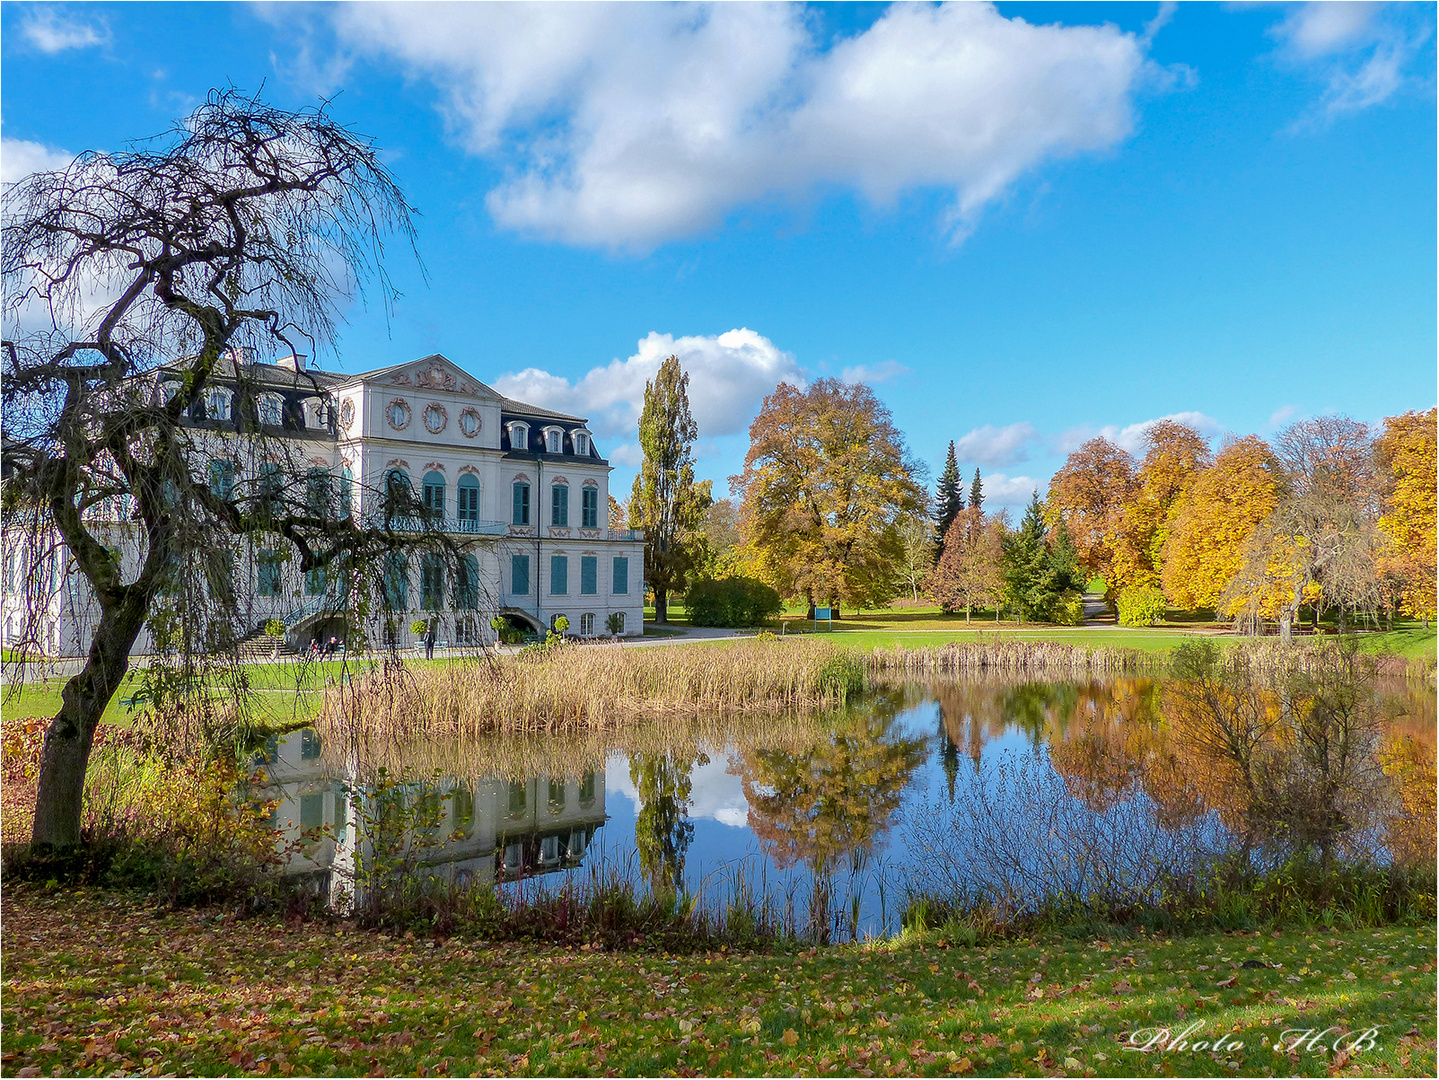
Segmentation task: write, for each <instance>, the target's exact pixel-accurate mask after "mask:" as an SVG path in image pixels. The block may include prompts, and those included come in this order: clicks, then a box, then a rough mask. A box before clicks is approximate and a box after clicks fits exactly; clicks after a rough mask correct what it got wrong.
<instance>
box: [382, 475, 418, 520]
mask: <svg viewBox="0 0 1439 1080" xmlns="http://www.w3.org/2000/svg"><path fill="white" fill-rule="evenodd" d="M413 490H414V489H413V488H411V487H410V474H409V473H407V472H405V470H404V469H391V470H390V471H389V472H388V473H386V474H385V520H386V521H389V520H391V519H393V518H394V517H395V516H396V515H398V514H399V512H400V511H401V510H402V509H403V508H404V506H405V504H406V503H408V502H409V500H410V496H411V492H412V491H413Z"/></svg>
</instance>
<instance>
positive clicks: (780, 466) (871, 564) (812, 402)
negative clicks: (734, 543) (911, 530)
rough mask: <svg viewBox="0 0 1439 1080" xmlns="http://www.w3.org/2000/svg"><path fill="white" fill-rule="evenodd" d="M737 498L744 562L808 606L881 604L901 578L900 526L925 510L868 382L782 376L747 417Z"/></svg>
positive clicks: (734, 482) (915, 469)
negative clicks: (803, 385) (809, 381)
mask: <svg viewBox="0 0 1439 1080" xmlns="http://www.w3.org/2000/svg"><path fill="white" fill-rule="evenodd" d="M749 433H750V448H749V453H748V454H747V455H746V456H745V468H744V472H743V474H741V475H739V476H733V477H731V478H730V486H731V488H732V489H733V490H734V491H735V492H736V493H737V494H738V495H739V497H740V500H741V501H740V534H741V536H742V537H743V538H744V543H745V546H746V548H747V550H748V552H749V555H750V560H749V565H750V567H751V568H752V570H753V572H755V573H756V574H757V576H759V577H760V578H761V579H762V580H764V581H765V582H766V583H767V584H769V585H772V586H773V587H774V588H776V589H778V590H779V592H780V593H781V594H783V595H786V596H803V597H804V598H805V599H806V600H807V601H808V602H809V603H810V604H811V605H813V604H814V603H815V602H816V601H818V602H820V603H825V602H829V603H836V604H838V603H843V604H846V605H848V606H851V607H865V606H871V605H878V604H884V603H887V602H888V601H889V600H890V599H892V598H893V597H894V595H895V594H896V592H897V591H898V587H899V580H898V568H899V566H900V564H901V562H902V549H903V540H902V536H901V527H902V525H903V523H904V522H905V520H906V519H909V518H913V517H915V516H918V515H921V514H923V513H924V510H925V502H926V500H925V492H924V489H923V488H921V487H920V485H919V482H918V479H917V477H918V476H919V474H920V472H921V467H920V466H919V465H918V464H917V463H916V462H915V461H914V459H913V458H911V457H910V454H909V450H908V449H907V448H906V446H905V443H904V438H903V436H902V435H901V434H900V433H899V429H898V428H896V427H895V425H894V421H893V419H892V418H891V416H890V412H889V409H887V408H886V407H885V406H884V404H883V403H882V402H880V400H879V399H878V398H877V397H875V394H874V391H873V390H871V389H870V388H869V387H868V386H865V385H863V384H857V385H847V384H845V383H842V382H840V381H839V380H838V379H820V380H819V381H818V382H816V383H814V384H813V385H812V386H810V388H809V389H808V390H800V389H797V388H796V387H794V386H791V385H789V384H788V383H781V384H780V385H779V386H778V387H776V388H775V391H774V393H772V394H770V395H769V397H767V398H765V400H764V405H763V407H761V409H760V412H759V415H758V416H756V417H755V419H754V422H753V423H752V424H751V425H750V430H749Z"/></svg>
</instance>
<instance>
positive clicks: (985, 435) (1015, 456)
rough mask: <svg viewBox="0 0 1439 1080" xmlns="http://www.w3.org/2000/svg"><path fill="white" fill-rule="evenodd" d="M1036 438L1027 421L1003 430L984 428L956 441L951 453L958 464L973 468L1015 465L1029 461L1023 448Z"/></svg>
mask: <svg viewBox="0 0 1439 1080" xmlns="http://www.w3.org/2000/svg"><path fill="white" fill-rule="evenodd" d="M1038 437H1039V432H1037V431H1035V430H1034V425H1033V424H1031V423H1029V421H1027V420H1023V421H1020V422H1019V423H1017V424H1010V425H1009V426H1008V427H1002V428H997V427H993V426H992V425H990V424H985V425H984V427H979V428H975V429H974V430H973V431H971V432H970V433H969V434H968V435H965V436H963V437H962V438H960V439H958V440H956V442H955V444H954V452H955V455H956V456H957V457H958V458H959V460H960V461H965V462H972V463H974V464H975V465H991V466H1004V465H1016V464H1018V463H1019V462H1021V461H1028V460H1029V451H1028V449H1026V447H1027V445H1028V443H1029V442H1030V440H1031V439H1036V438H1038Z"/></svg>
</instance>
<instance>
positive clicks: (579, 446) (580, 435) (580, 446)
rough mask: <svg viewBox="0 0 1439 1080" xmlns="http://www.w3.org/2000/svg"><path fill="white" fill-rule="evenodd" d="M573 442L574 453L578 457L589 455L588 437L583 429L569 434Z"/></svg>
mask: <svg viewBox="0 0 1439 1080" xmlns="http://www.w3.org/2000/svg"><path fill="white" fill-rule="evenodd" d="M570 437H571V438H572V439H573V440H574V443H575V453H576V454H578V455H579V456H580V457H589V456H590V437H589V436H588V435H586V434H585V433H584V432H583V431H576V432H574V433H573V434H572V435H571V436H570Z"/></svg>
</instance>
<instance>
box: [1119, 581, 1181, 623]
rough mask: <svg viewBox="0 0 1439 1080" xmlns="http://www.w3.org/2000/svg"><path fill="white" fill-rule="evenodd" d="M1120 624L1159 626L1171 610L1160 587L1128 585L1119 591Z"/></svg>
mask: <svg viewBox="0 0 1439 1080" xmlns="http://www.w3.org/2000/svg"><path fill="white" fill-rule="evenodd" d="M1118 605H1119V625H1120V626H1158V625H1159V624H1160V623H1162V622H1163V621H1164V615H1165V612H1166V611H1168V610H1169V604H1168V601H1166V600H1165V599H1164V594H1163V593H1162V592H1160V591H1159V590H1158V589H1146V588H1141V587H1140V586H1138V585H1127V586H1125V587H1124V588H1123V589H1121V590H1120V591H1119V600H1118Z"/></svg>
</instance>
